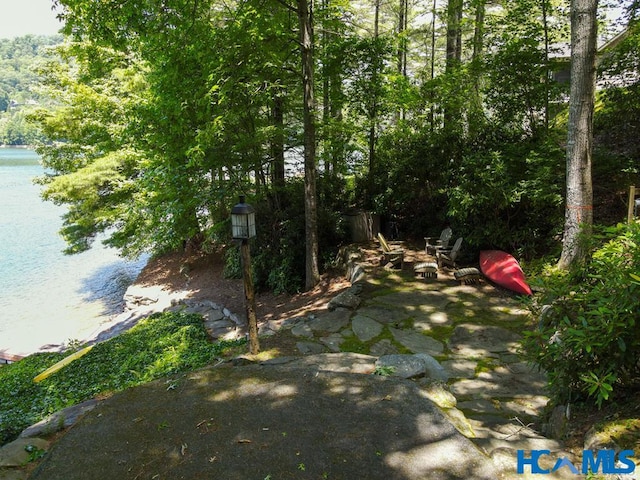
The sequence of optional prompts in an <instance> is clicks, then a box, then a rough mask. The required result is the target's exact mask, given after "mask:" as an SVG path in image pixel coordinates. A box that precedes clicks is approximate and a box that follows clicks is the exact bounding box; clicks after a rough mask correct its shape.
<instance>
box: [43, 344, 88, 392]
mask: <svg viewBox="0 0 640 480" xmlns="http://www.w3.org/2000/svg"><path fill="white" fill-rule="evenodd" d="M92 348H93V345H89V346H88V347H84V348H82V349H80V350H78V351H77V352H75V353H72V354H71V355H69V356H68V357H64V358H63V359H62V360H60V361H59V362H57V363H55V364H53V365H51V366H50V367H49V368H47V369H46V370H45V371H44V372H42V373H41V374H40V375H38V376H37V377H34V378H33V381H34V382H35V383H38V382H41V381H42V380H44V379H45V378H48V377H49V376H51V375H53V374H54V373H56V372H57V371H58V370H61V369H63V368H64V367H66V366H67V365H69V364H70V363H71V362H73V361H74V360H77V359H78V358H80V357H82V356H83V355H86V354H87V353H89V350H91V349H92Z"/></svg>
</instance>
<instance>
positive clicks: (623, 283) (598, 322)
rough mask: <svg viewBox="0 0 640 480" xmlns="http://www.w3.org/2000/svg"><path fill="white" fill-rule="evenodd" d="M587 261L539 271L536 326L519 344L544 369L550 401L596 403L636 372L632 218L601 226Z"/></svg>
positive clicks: (637, 296) (639, 325) (639, 335)
mask: <svg viewBox="0 0 640 480" xmlns="http://www.w3.org/2000/svg"><path fill="white" fill-rule="evenodd" d="M605 233H606V235H607V237H608V238H611V240H609V241H606V242H605V243H603V244H602V245H601V246H600V247H599V248H597V249H596V250H595V251H594V253H593V255H592V258H591V261H590V262H588V264H586V265H583V266H580V267H577V268H576V269H575V270H573V271H571V272H569V273H568V274H561V273H558V272H556V273H555V274H554V275H550V276H549V277H548V278H547V282H546V285H545V293H544V295H543V298H542V299H541V303H540V304H547V305H550V306H551V307H550V308H549V307H545V308H544V310H545V312H544V313H543V312H542V309H537V308H534V309H533V311H534V313H536V314H541V313H542V314H541V320H540V325H539V328H538V329H536V330H535V331H533V332H528V333H526V334H525V341H524V342H523V347H524V350H525V353H526V354H527V355H528V357H529V358H530V359H531V360H533V361H535V362H537V363H538V365H540V367H542V369H544V370H545V371H546V372H547V373H548V376H549V386H550V388H551V391H552V393H553V394H554V397H555V400H556V401H558V402H563V401H568V400H573V399H576V398H579V397H589V398H590V399H592V400H593V401H595V403H596V404H597V405H598V406H601V405H602V403H603V402H604V401H606V400H609V399H610V398H611V394H612V393H613V392H614V391H615V389H618V388H621V387H625V386H629V385H631V384H633V383H635V382H637V381H638V380H639V374H640V363H639V362H638V359H639V358H640V282H638V281H637V280H638V278H639V276H640V224H638V223H634V224H631V225H623V226H618V227H615V228H612V229H607V230H606V231H605Z"/></svg>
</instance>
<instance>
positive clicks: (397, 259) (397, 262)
mask: <svg viewBox="0 0 640 480" xmlns="http://www.w3.org/2000/svg"><path fill="white" fill-rule="evenodd" d="M378 240H379V241H380V247H381V248H382V255H383V260H382V261H383V263H384V265H385V266H386V265H389V264H391V266H392V267H397V266H400V269H402V267H404V249H402V248H391V247H389V243H387V239H386V238H384V235H382V233H378Z"/></svg>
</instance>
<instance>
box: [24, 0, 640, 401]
mask: <svg viewBox="0 0 640 480" xmlns="http://www.w3.org/2000/svg"><path fill="white" fill-rule="evenodd" d="M588 3H589V6H590V7H594V8H595V2H588ZM56 4H57V6H58V7H59V8H60V9H61V14H62V18H63V19H64V21H65V25H66V26H65V34H66V41H65V43H64V44H63V45H61V46H60V47H59V48H58V50H57V52H58V55H59V56H60V57H61V58H62V59H64V61H63V62H60V61H52V62H50V63H49V64H48V65H46V66H44V67H43V68H42V69H41V75H42V81H43V82H44V84H45V85H46V86H47V88H48V89H49V95H50V96H51V97H52V98H53V99H54V100H55V102H56V103H57V105H58V106H57V108H56V109H51V108H46V109H45V108H43V109H40V110H39V111H36V112H35V113H33V114H32V115H31V119H32V120H33V121H34V122H35V123H36V124H37V125H39V127H40V128H41V130H42V132H43V134H44V135H45V137H46V138H47V141H46V142H44V143H43V144H42V145H40V146H39V152H40V153H41V154H42V156H43V162H44V164H45V166H46V167H48V168H49V169H50V171H51V172H53V173H52V174H51V175H48V176H46V177H45V178H43V179H42V180H41V181H42V183H43V185H44V197H45V198H47V199H49V200H52V201H54V202H57V203H60V204H65V205H67V206H68V213H67V214H66V216H65V218H64V227H63V231H62V233H63V235H64V237H65V238H66V240H67V241H68V244H69V252H71V253H73V252H77V251H82V250H83V249H86V248H89V247H90V245H91V242H92V241H93V239H94V238H95V236H96V234H97V233H99V232H106V233H107V236H108V240H107V242H108V243H109V244H110V245H113V246H115V247H117V248H119V249H121V251H122V252H123V254H125V255H133V256H135V255H137V254H138V253H140V252H142V251H152V252H154V253H161V252H164V251H170V250H175V249H180V248H184V247H185V246H186V247H187V248H202V249H207V248H209V247H210V246H212V245H215V244H228V243H229V235H230V227H229V224H228V218H229V210H230V208H231V206H232V205H233V204H234V203H236V201H237V195H238V194H240V193H246V194H247V195H248V201H249V203H252V204H253V205H255V206H256V208H257V211H258V221H259V228H258V229H257V230H258V236H257V238H256V239H255V241H253V242H252V252H253V258H254V262H255V275H256V279H255V284H256V286H257V287H258V288H263V289H275V290H278V291H289V292H291V291H297V290H301V289H303V288H310V286H312V285H313V283H314V282H315V281H317V274H318V273H319V272H320V271H321V269H323V268H326V267H327V266H328V265H329V264H330V260H331V258H332V257H333V254H334V253H335V250H336V248H337V247H338V246H339V244H340V242H348V241H349V240H348V238H347V237H346V236H345V230H346V229H345V224H344V220H343V219H342V213H343V212H344V211H345V210H346V209H347V208H359V209H363V210H366V211H369V212H372V213H374V214H376V215H379V216H380V218H381V220H382V226H383V228H384V226H385V225H389V224H390V222H394V225H395V226H397V228H398V231H399V232H400V234H401V236H403V237H405V238H408V239H410V238H413V239H421V238H422V237H423V236H425V235H434V234H435V235H437V234H438V233H439V232H440V230H441V229H442V227H443V226H444V225H445V224H450V225H451V226H452V228H453V230H454V231H455V232H456V235H460V236H463V237H464V239H465V249H464V256H463V259H462V261H463V262H464V261H467V262H469V263H472V262H473V261H474V259H476V258H477V252H478V251H479V250H480V249H483V248H499V249H504V250H507V251H509V252H512V253H515V254H516V255H517V256H518V257H519V258H521V259H523V260H531V259H534V258H538V257H541V256H544V255H548V257H547V258H552V259H553V262H554V263H555V261H557V259H558V257H559V254H560V247H561V238H562V235H563V221H564V220H563V219H564V218H565V214H566V220H567V221H566V222H565V225H566V224H572V226H573V227H575V226H579V224H580V221H579V220H580V212H582V213H583V214H584V215H587V214H588V215H587V216H588V217H589V218H588V220H589V222H588V223H590V222H591V212H592V211H593V221H594V222H595V223H596V224H599V223H600V224H604V225H613V224H615V223H617V222H618V221H620V220H621V219H623V218H624V217H625V212H626V205H625V202H626V192H627V189H628V186H629V185H633V184H640V182H639V181H638V164H637V158H638V156H637V154H638V142H637V140H634V139H637V135H635V134H630V132H635V131H636V129H637V126H638V115H637V112H638V107H639V106H640V104H639V103H638V98H639V97H638V95H637V92H638V82H637V79H638V70H639V68H638V56H637V52H638V51H640V49H638V42H639V39H640V31H639V30H638V28H639V27H638V22H637V15H636V10H637V7H638V5H637V2H635V1H632V2H630V3H629V10H628V12H627V16H626V17H625V21H626V23H627V32H626V34H625V35H624V36H623V39H622V41H620V42H617V43H616V44H615V45H611V47H610V48H608V49H605V50H603V51H601V52H600V57H599V58H600V60H599V65H600V72H601V74H600V77H599V78H600V90H599V91H598V92H597V102H596V107H595V114H594V116H593V122H590V123H589V125H590V126H593V127H594V131H593V137H594V138H595V140H596V143H595V147H594V149H593V161H592V159H591V149H590V148H588V151H589V155H588V160H589V162H587V163H586V164H585V165H586V167H585V168H582V169H580V168H578V171H582V172H584V171H585V170H587V171H588V170H591V164H593V185H594V189H593V210H591V203H590V202H591V200H590V199H589V195H585V196H583V197H582V198H580V199H579V202H578V204H573V203H572V204H571V208H565V203H570V202H568V200H567V198H566V192H567V180H566V178H567V177H565V167H566V164H567V163H568V162H567V157H568V155H567V147H568V146H572V145H573V144H574V143H575V142H574V140H575V139H574V138H568V135H567V132H573V131H574V130H575V127H576V120H575V115H574V114H572V113H571V111H570V109H568V108H567V101H568V100H570V99H568V97H567V94H568V92H569V86H570V84H569V83H567V82H564V83H563V82H562V81H560V80H561V79H562V77H563V75H562V73H563V72H565V71H566V69H567V65H568V63H569V60H568V58H567V57H566V55H565V53H563V52H566V48H564V49H563V48H561V46H562V45H565V47H566V45H567V44H568V42H569V28H568V27H569V23H570V22H569V13H570V12H569V11H567V10H566V8H565V5H564V4H563V3H560V2H554V1H547V0H543V1H541V2H530V1H528V0H504V1H502V2H499V3H498V4H488V3H486V2H484V1H481V0H480V1H474V2H469V3H464V2H461V1H459V0H448V1H446V2H435V3H434V4H415V5H410V4H409V3H408V2H406V1H403V0H400V1H399V2H398V3H392V2H391V3H386V4H382V3H381V2H375V3H374V4H367V3H362V2H348V1H346V0H333V1H330V0H324V1H323V2H320V3H319V4H315V5H314V11H313V16H311V15H310V14H309V4H308V3H307V2H306V1H305V0H299V1H297V2H295V3H289V2H286V1H281V2H277V1H274V2H265V1H262V0H243V1H236V2H230V3H229V2H224V3H223V2H218V1H216V0H205V1H202V0H200V1H193V0H171V1H169V2H167V1H162V2H160V1H155V0H145V1H137V0H134V1H130V2H127V3H126V4H124V5H122V6H121V7H120V8H118V9H114V8H112V7H111V5H110V4H109V3H108V2H89V1H86V0H58V1H57V2H56ZM601 7H602V8H604V7H605V5H602V6H601ZM572 8H573V9H574V10H575V9H576V8H577V7H576V5H573V6H572ZM594 8H592V12H593V15H595V9H594ZM602 12H603V10H602V9H601V13H602ZM603 26H604V24H603ZM603 31H604V29H601V32H603ZM314 32H315V35H314ZM592 60H593V59H592ZM575 77H576V75H574V78H573V79H572V83H575V81H577V80H576V79H575ZM587 83H588V82H587ZM587 93H588V92H587ZM589 119H591V116H589V115H587V120H589ZM589 138H590V137H589ZM589 145H590V144H589V143H588V142H587V146H589ZM572 148H573V147H572ZM576 165H578V167H580V163H579V162H578V163H577V164H576ZM583 166H584V165H583ZM567 170H568V169H567ZM589 180H591V176H589ZM570 186H571V185H570ZM580 188H582V186H580ZM589 189H590V186H589ZM571 202H574V200H571ZM585 202H586V203H585ZM567 212H569V213H570V215H569V214H568V213H567ZM573 230H575V228H574V229H573ZM566 232H567V230H566V229H565V233H566ZM628 235H629V234H628V233H624V232H620V233H618V234H616V236H615V238H617V240H615V239H614V238H613V237H612V240H613V241H614V242H618V243H617V244H619V245H624V246H626V247H627V248H637V244H636V243H634V242H635V240H634V241H631V242H628V241H626V240H623V238H633V237H629V236H628ZM585 245H589V244H585ZM592 251H593V250H589V249H588V248H585V249H584V252H585V253H591V252H592ZM229 252H230V254H229V261H228V271H229V272H233V271H236V272H237V271H238V270H239V269H238V268H237V264H238V259H237V254H236V252H235V249H233V248H230V249H229ZM609 253H610V252H609V251H608V253H607V255H609ZM607 255H605V257H606V256H607ZM588 256H589V255H582V256H577V257H575V260H577V261H576V262H575V265H571V267H572V268H582V269H588V268H596V265H598V262H596V261H595V260H588V261H586V262H585V263H583V258H585V257H588ZM563 258H564V257H563ZM571 258H572V260H571V262H570V263H573V257H571ZM595 258H598V257H597V256H596V257H595ZM565 263H566V262H565ZM631 265H632V266H631V267H630V268H631V270H633V269H634V268H635V269H637V264H633V262H632V263H631ZM631 273H633V272H632V271H630V272H629V275H631ZM636 273H637V272H636ZM636 273H634V274H636ZM594 274H595V275H599V273H594V272H593V271H591V270H583V271H582V274H576V273H572V274H571V275H568V276H566V277H563V278H566V279H567V283H566V287H565V288H566V290H567V291H568V292H572V291H573V290H572V288H578V287H574V283H573V282H575V281H580V282H582V283H581V284H580V285H581V286H580V288H587V289H588V291H591V290H593V291H596V290H597V286H598V285H597V282H595V283H594V282H591V281H588V282H586V281H584V279H585V278H591V276H592V275H594ZM628 280H629V282H632V277H629V279H628ZM548 281H550V282H552V283H553V282H556V281H557V280H556V279H555V278H554V277H549V279H548ZM621 284H623V282H622V280H621ZM629 288H631V289H634V288H636V286H635V284H634V283H630V287H629ZM550 290H551V289H550ZM597 291H598V293H599V294H600V295H611V297H608V296H607V297H600V298H601V300H600V302H601V303H600V304H601V305H604V304H605V303H607V302H616V301H618V300H619V299H620V298H619V296H616V295H619V294H617V293H616V294H614V293H613V291H610V290H607V289H600V290H597ZM585 295H587V294H586V293H585ZM589 295H591V294H589ZM633 295H637V294H633ZM633 295H632V297H633ZM623 296H624V295H623ZM558 298H563V295H558ZM625 305H626V306H625ZM574 306H575V307H576V308H578V311H576V312H575V314H572V315H567V318H568V319H569V320H568V321H569V322H574V323H572V324H571V327H570V328H571V329H572V330H571V332H573V330H580V331H583V334H586V331H584V330H585V329H589V328H592V327H593V325H592V324H593V323H602V324H607V323H608V322H609V320H610V319H609V317H608V316H609V312H608V311H604V310H600V311H599V312H600V313H599V314H598V315H596V314H593V313H590V314H589V315H587V316H586V317H585V316H584V315H582V314H581V313H579V312H580V311H581V310H580V309H582V310H584V311H589V312H595V311H597V308H596V307H594V306H593V305H591V304H588V303H585V304H581V305H573V306H571V307H570V308H573V307H574ZM568 308H569V307H568ZM608 308H609V309H613V308H614V307H611V306H609V307H608ZM615 308H616V309H622V310H623V311H624V309H625V308H628V304H626V303H625V304H623V305H622V306H620V307H615ZM594 309H595V310H594ZM631 312H632V313H631V314H629V315H626V316H625V315H622V314H621V316H620V317H619V318H620V319H619V320H612V321H614V322H621V323H620V325H621V324H622V323H623V322H630V321H631V320H630V319H633V321H636V320H637V315H638V314H637V312H638V309H636V310H635V311H631ZM581 315H582V317H583V318H582V317H581ZM583 320H584V321H583ZM558 322H560V323H561V322H565V320H564V316H563V315H560V316H559V317H558V320H557V321H555V323H556V324H555V325H553V326H555V328H556V329H558V328H559V326H558V325H559V323H558ZM552 323H553V322H552ZM565 323H566V322H565ZM593 328H596V327H593ZM598 328H600V327H598ZM602 328H604V326H603V327H602ZM621 328H622V327H619V328H616V329H613V330H611V331H607V332H606V333H607V335H610V336H609V337H606V338H604V339H603V340H602V341H603V342H605V343H607V345H608V347H607V348H610V349H611V348H621V349H622V348H630V349H632V348H633V345H632V343H633V342H627V340H626V339H625V340H624V343H621V342H618V340H617V337H613V336H612V335H614V334H615V335H617V334H618V333H619V331H620V329H621ZM627 328H631V326H630V325H627ZM545 329H547V327H545ZM550 329H551V327H549V329H548V330H549V331H547V330H544V329H543V330H544V333H545V334H547V333H555V329H554V331H553V332H550ZM568 331H569V330H568ZM567 335H569V334H568V333H566V334H565V337H566V336H567ZM566 338H568V337H566ZM538 340H540V339H538ZM569 343H570V342H569ZM623 344H624V346H623ZM615 345H617V347H615ZM535 348H537V349H538V350H535V349H534V351H538V352H539V353H540V354H539V355H538V358H539V360H540V361H542V362H543V363H544V362H545V361H546V363H545V365H544V366H545V367H546V368H549V369H552V370H553V369H562V368H564V367H562V366H560V365H559V364H560V358H561V357H562V354H561V353H560V352H556V351H552V352H546V351H544V348H546V347H543V346H540V345H538V346H536V347H535ZM554 348H555V347H554ZM585 348H586V347H585ZM592 351H593V349H592ZM609 352H610V350H609ZM587 353H589V352H587ZM603 355H609V353H604V354H603V353H599V354H598V356H597V357H594V359H593V361H591V362H586V363H584V364H583V363H581V364H580V365H578V366H576V365H575V364H574V369H575V370H574V372H575V376H574V377H573V380H569V381H567V382H565V386H566V388H568V389H569V390H571V391H582V392H584V391H585V388H584V386H585V385H586V384H589V382H591V383H590V384H589V385H591V388H592V387H593V382H595V383H596V384H597V386H596V388H595V389H594V390H593V392H591V394H592V395H593V396H594V398H595V399H596V400H597V399H598V398H601V397H602V398H603V399H604V398H606V397H605V396H604V392H605V391H606V388H605V390H603V388H604V387H602V385H604V384H608V385H610V384H611V383H612V378H613V377H611V372H612V371H614V370H615V369H613V370H612V368H613V367H611V368H609V367H604V365H603V363H602V361H603ZM609 357H615V358H623V357H624V358H626V360H625V361H627V360H628V357H627V355H626V354H621V355H618V356H617V357H616V356H615V355H609ZM609 357H607V358H609ZM625 368H628V365H625ZM578 370H580V371H579V372H578ZM616 372H617V371H616ZM551 373H552V378H557V379H560V378H563V375H564V373H563V372H562V371H561V370H558V371H557V372H556V373H555V377H553V375H554V373H553V372H551ZM592 373H593V374H594V375H595V379H594V377H593V376H592V375H591V374H592ZM615 375H616V382H622V381H623V377H624V378H625V379H626V380H629V381H631V380H632V377H633V375H629V376H625V375H620V373H619V372H617V373H615ZM582 377H584V378H586V379H587V380H581V379H582ZM576 378H577V379H578V380H580V381H583V382H586V383H584V384H580V383H579V382H578V383H576V382H577V380H576ZM589 378H591V379H592V380H588V379H589ZM614 383H615V382H614ZM565 393H566V392H565ZM587 393H589V388H587Z"/></svg>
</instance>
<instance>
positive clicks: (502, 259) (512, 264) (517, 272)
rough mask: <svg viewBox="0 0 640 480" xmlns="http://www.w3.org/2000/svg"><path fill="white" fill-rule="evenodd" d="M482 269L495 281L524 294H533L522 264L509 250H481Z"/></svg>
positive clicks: (486, 275)
mask: <svg viewBox="0 0 640 480" xmlns="http://www.w3.org/2000/svg"><path fill="white" fill-rule="evenodd" d="M480 269H481V270H482V273H483V274H484V275H485V277H487V278H488V279H489V280H491V281H492V282H493V283H495V284H497V285H500V286H501V287H504V288H508V289H509V290H513V291H514V292H517V293H520V294H522V295H531V288H530V287H529V285H527V281H526V280H525V279H524V272H523V271H522V268H521V267H520V264H519V263H518V261H517V260H516V259H515V258H513V256H512V255H510V254H508V253H507V252H503V251H501V250H483V251H482V252H480Z"/></svg>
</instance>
